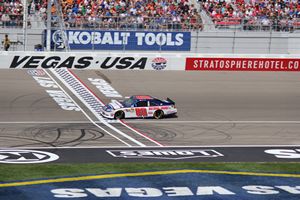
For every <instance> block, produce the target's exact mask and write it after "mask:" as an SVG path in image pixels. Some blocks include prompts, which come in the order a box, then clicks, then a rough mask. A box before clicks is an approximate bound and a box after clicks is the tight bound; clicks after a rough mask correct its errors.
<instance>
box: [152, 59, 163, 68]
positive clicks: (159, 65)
mask: <svg viewBox="0 0 300 200" xmlns="http://www.w3.org/2000/svg"><path fill="white" fill-rule="evenodd" d="M152 67H153V69H156V70H162V69H165V68H166V67H167V59H165V58H162V57H157V58H154V59H153V60H152Z"/></svg>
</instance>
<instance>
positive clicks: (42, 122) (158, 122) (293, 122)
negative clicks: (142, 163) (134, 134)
mask: <svg viewBox="0 0 300 200" xmlns="http://www.w3.org/2000/svg"><path fill="white" fill-rule="evenodd" d="M94 122H95V123H101V121H94ZM124 122H126V123H132V124H135V123H138V124H181V123H182V124H184V123H186V124H188V123H195V124H197V123H198V124H300V121H164V120H162V121H158V120H147V119H146V120H126V121H125V120H124ZM88 123H90V121H47V122H45V121H0V124H88ZM108 123H110V124H113V123H119V122H108Z"/></svg>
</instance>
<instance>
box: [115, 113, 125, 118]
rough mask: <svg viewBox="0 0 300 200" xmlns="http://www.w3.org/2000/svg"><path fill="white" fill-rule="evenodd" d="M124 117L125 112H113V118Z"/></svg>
mask: <svg viewBox="0 0 300 200" xmlns="http://www.w3.org/2000/svg"><path fill="white" fill-rule="evenodd" d="M124 117H125V114H124V112H123V111H118V112H116V113H115V119H123V118H124Z"/></svg>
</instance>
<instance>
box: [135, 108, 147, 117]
mask: <svg viewBox="0 0 300 200" xmlns="http://www.w3.org/2000/svg"><path fill="white" fill-rule="evenodd" d="M135 113H136V116H138V117H145V116H147V109H146V108H136V109H135Z"/></svg>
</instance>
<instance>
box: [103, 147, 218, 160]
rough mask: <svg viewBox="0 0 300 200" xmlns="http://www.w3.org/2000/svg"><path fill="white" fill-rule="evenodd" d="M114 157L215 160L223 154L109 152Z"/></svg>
mask: <svg viewBox="0 0 300 200" xmlns="http://www.w3.org/2000/svg"><path fill="white" fill-rule="evenodd" d="M106 152H108V153H109V154H110V155H112V156H113V157H119V158H155V159H173V160H179V159H189V158H199V157H200V158H214V157H220V156H223V154H221V153H219V152H217V151H216V150H213V149H190V150H185V149H183V150H182V149H180V150H172V149H169V150H107V151H106Z"/></svg>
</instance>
